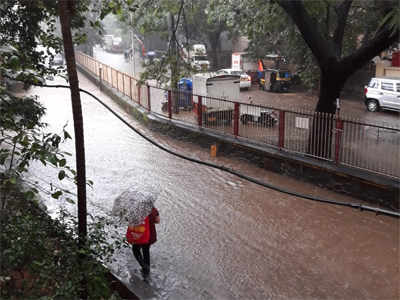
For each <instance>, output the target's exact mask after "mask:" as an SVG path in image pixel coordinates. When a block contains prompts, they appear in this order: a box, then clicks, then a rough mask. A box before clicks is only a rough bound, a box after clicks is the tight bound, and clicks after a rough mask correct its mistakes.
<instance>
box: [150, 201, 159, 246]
mask: <svg viewBox="0 0 400 300" xmlns="http://www.w3.org/2000/svg"><path fill="white" fill-rule="evenodd" d="M157 216H159V213H158V210H157V208H155V207H153V210H152V211H151V213H150V215H149V223H150V240H149V244H150V245H151V244H154V243H155V242H156V241H157V230H156V225H155V224H156V223H155V221H156V217H157Z"/></svg>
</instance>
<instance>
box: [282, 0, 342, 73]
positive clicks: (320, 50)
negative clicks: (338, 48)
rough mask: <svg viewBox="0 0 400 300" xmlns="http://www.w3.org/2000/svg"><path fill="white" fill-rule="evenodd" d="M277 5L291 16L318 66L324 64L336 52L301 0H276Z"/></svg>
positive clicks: (334, 55) (334, 56)
mask: <svg viewBox="0 0 400 300" xmlns="http://www.w3.org/2000/svg"><path fill="white" fill-rule="evenodd" d="M276 2H277V3H278V5H279V6H281V7H282V8H283V10H285V11H286V13H287V14H288V15H289V16H290V17H291V18H292V20H293V21H294V23H295V24H296V25H297V28H298V29H299V30H300V32H301V34H302V36H303V39H304V41H305V42H306V43H307V45H308V47H309V48H310V49H311V52H312V53H313V54H314V56H315V58H316V60H317V61H318V64H319V65H320V66H323V65H326V64H327V63H328V61H331V60H332V58H336V53H335V52H334V50H333V49H332V47H331V44H330V43H329V42H328V40H327V39H326V38H325V37H324V36H322V35H321V33H320V32H319V31H318V25H317V24H316V23H315V22H314V21H313V19H312V18H311V16H310V15H309V14H308V13H307V11H306V9H305V7H304V3H303V1H302V0H301V1H300V0H299V1H291V0H276Z"/></svg>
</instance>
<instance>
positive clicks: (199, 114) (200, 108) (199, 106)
mask: <svg viewBox="0 0 400 300" xmlns="http://www.w3.org/2000/svg"><path fill="white" fill-rule="evenodd" d="M197 99H198V101H197V121H198V124H199V126H200V127H201V126H202V125H203V103H202V102H203V97H202V96H198V97H197Z"/></svg>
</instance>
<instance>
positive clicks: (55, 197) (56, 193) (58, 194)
mask: <svg viewBox="0 0 400 300" xmlns="http://www.w3.org/2000/svg"><path fill="white" fill-rule="evenodd" d="M62 194H63V193H62V192H61V191H57V192H55V193H52V194H51V197H53V198H54V199H58V198H60V196H61V195H62Z"/></svg>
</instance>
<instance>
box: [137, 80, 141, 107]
mask: <svg viewBox="0 0 400 300" xmlns="http://www.w3.org/2000/svg"><path fill="white" fill-rule="evenodd" d="M137 89H138V103H139V105H140V90H141V87H140V85H138V86H137Z"/></svg>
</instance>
